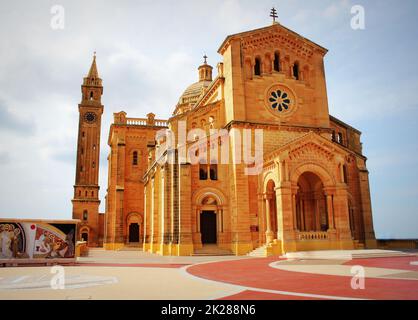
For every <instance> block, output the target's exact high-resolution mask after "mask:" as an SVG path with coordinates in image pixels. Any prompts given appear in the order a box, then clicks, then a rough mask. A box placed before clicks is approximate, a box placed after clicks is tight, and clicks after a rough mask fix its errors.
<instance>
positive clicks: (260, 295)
mask: <svg viewBox="0 0 418 320" xmlns="http://www.w3.org/2000/svg"><path fill="white" fill-rule="evenodd" d="M219 300H323V299H316V298H309V297H298V296H290V295H283V294H274V293H269V292H259V291H252V290H245V291H242V292H240V293H237V294H234V295H232V296H229V297H223V298H222V299H219Z"/></svg>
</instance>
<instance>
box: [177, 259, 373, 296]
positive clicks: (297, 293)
mask: <svg viewBox="0 0 418 320" xmlns="http://www.w3.org/2000/svg"><path fill="white" fill-rule="evenodd" d="M216 262H219V261H211V262H202V263H196V264H193V265H190V266H185V267H181V268H180V270H181V271H182V272H183V274H184V275H186V276H188V277H191V278H194V279H197V280H199V281H203V282H208V283H212V284H215V283H216V284H218V285H219V284H223V285H225V286H227V287H228V286H229V287H231V288H235V289H237V290H238V289H241V290H242V291H245V290H251V291H257V292H266V293H273V294H279V295H286V296H295V297H306V298H318V299H328V300H371V299H361V298H351V297H339V296H327V295H320V294H312V293H302V292H290V291H280V290H270V289H261V288H253V287H247V286H241V285H236V284H230V283H227V282H221V281H215V280H209V279H205V278H201V277H198V276H195V275H193V274H191V273H189V272H188V271H187V269H188V268H191V267H193V266H197V265H201V264H210V263H216ZM242 291H241V292H242Z"/></svg>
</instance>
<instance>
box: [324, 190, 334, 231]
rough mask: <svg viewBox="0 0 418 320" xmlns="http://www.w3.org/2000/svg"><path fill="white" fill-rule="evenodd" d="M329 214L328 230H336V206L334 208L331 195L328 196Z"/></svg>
mask: <svg viewBox="0 0 418 320" xmlns="http://www.w3.org/2000/svg"><path fill="white" fill-rule="evenodd" d="M326 196H327V212H328V229H329V230H335V224H334V206H333V201H332V200H333V199H332V197H333V196H332V195H331V194H327V195H326Z"/></svg>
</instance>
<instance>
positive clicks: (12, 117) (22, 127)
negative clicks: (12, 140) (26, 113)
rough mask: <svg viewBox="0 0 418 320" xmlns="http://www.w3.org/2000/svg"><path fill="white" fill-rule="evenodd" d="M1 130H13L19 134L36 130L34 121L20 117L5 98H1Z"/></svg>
mask: <svg viewBox="0 0 418 320" xmlns="http://www.w3.org/2000/svg"><path fill="white" fill-rule="evenodd" d="M0 130H3V131H4V130H6V131H13V132H14V133H17V134H19V135H25V134H30V133H33V132H34V131H35V125H34V123H33V121H30V120H27V119H24V118H21V117H19V116H18V115H16V114H14V113H12V112H11V111H10V110H9V109H8V108H7V106H6V103H5V102H4V100H2V99H0Z"/></svg>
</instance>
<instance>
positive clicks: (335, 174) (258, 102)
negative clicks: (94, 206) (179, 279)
mask: <svg viewBox="0 0 418 320" xmlns="http://www.w3.org/2000/svg"><path fill="white" fill-rule="evenodd" d="M218 52H219V53H220V54H221V55H222V57H223V61H222V62H221V63H219V64H218V65H217V77H215V78H214V79H212V67H211V66H209V65H208V64H207V62H206V57H205V62H204V63H203V64H202V65H201V66H200V67H199V68H198V74H199V81H198V82H196V83H194V84H192V85H191V86H189V87H188V88H187V89H186V90H185V92H184V94H183V95H182V96H181V97H180V99H179V102H178V104H177V106H176V107H175V108H174V112H173V116H172V117H171V118H170V119H168V120H167V121H165V120H158V119H155V115H154V114H148V116H147V118H127V115H126V113H124V112H123V111H122V112H120V113H116V114H114V123H113V124H112V126H111V128H110V134H109V140H108V144H109V146H110V149H111V152H110V155H109V157H108V165H109V180H108V192H107V197H106V214H105V218H104V220H105V221H104V222H103V223H104V228H105V236H104V246H105V248H107V249H118V248H121V247H123V246H125V245H127V244H129V243H132V242H133V243H136V244H137V245H140V246H142V247H143V249H144V250H147V251H150V252H154V253H158V254H161V255H190V254H193V253H194V252H196V250H200V249H202V247H204V246H205V245H209V244H212V246H217V247H218V248H220V249H222V250H229V251H230V252H232V253H233V254H236V255H243V254H247V253H249V252H251V251H252V250H254V249H256V248H258V247H260V246H264V248H265V253H266V255H269V254H279V253H283V252H291V251H299V250H314V249H352V248H358V247H374V246H375V245H376V241H375V236H374V231H373V222H372V213H371V201H370V190H369V182H368V171H367V168H366V158H365V156H364V155H363V154H362V145H361V142H360V136H361V133H360V132H359V131H358V130H356V129H354V128H352V127H351V126H349V125H347V124H345V123H344V122H342V121H340V120H338V119H336V118H334V117H332V116H330V114H329V109H328V99H327V91H326V81H325V73H324V56H325V54H326V53H327V50H326V49H324V48H322V47H321V46H319V45H317V44H315V43H313V42H311V41H309V40H307V39H306V38H303V37H302V36H300V35H298V34H297V33H295V32H293V31H291V30H289V29H287V28H285V27H284V26H282V25H280V24H278V23H275V24H273V25H271V26H269V27H265V28H261V29H257V30H252V31H248V32H243V33H240V34H236V35H232V36H228V37H227V38H226V39H225V41H224V42H223V43H222V45H221V46H220V48H219V51H218ZM80 119H81V118H80ZM168 129H169V130H168ZM217 129H218V130H221V131H216V130H217ZM168 132H169V133H170V134H171V135H167V133H168ZM164 134H165V135H164ZM170 137H174V141H172V140H171V139H170ZM243 146H244V149H245V146H247V148H246V149H248V150H249V151H250V153H249V155H248V157H246V152H245V150H243ZM237 150H238V151H237ZM261 151H262V153H261ZM257 154H262V156H261V159H260V158H257ZM226 158H228V159H227V161H222V160H225V159H226ZM215 159H217V161H215ZM257 160H261V161H257ZM256 169H257V170H256ZM250 172H252V173H250Z"/></svg>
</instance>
